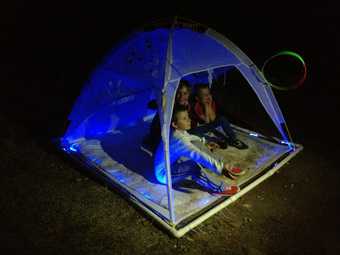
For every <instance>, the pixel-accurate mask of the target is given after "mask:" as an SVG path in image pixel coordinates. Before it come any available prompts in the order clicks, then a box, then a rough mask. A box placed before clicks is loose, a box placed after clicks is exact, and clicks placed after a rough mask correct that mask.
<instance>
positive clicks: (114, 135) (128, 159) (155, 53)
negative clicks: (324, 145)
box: [60, 19, 302, 237]
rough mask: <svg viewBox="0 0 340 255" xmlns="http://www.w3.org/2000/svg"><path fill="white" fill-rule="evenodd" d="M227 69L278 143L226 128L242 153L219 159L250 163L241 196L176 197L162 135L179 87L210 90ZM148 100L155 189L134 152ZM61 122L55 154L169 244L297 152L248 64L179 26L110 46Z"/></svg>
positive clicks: (148, 161)
mask: <svg viewBox="0 0 340 255" xmlns="http://www.w3.org/2000/svg"><path fill="white" fill-rule="evenodd" d="M230 68H236V69H237V70H238V71H239V72H240V73H241V74H242V75H243V77H244V78H245V79H246V80H247V81H248V83H249V86H250V87H251V88H252V89H253V91H254V92H255V94H256V96H257V97H258V99H259V101H260V102H261V104H262V106H263V107H264V109H265V111H266V112H267V114H268V115H269V117H270V118H271V120H272V122H273V123H274V125H275V126H276V128H277V129H278V131H279V133H280V134H281V138H271V139H269V138H268V137H265V136H263V135H261V134H258V133H256V132H254V131H250V130H246V129H244V128H242V127H238V126H235V125H233V127H234V128H235V131H236V132H238V133H239V135H240V136H242V137H243V139H244V140H247V143H248V144H250V149H249V150H248V151H246V152H237V151H232V149H230V150H229V151H228V152H223V153H226V157H229V159H231V160H232V159H234V160H238V161H239V163H240V164H241V165H242V162H241V161H242V158H246V157H247V155H246V154H244V153H248V154H251V155H253V156H252V157H253V161H251V162H247V164H248V165H244V167H246V168H248V169H250V172H251V174H249V175H248V176H246V177H244V178H243V179H242V180H240V181H239V185H240V186H241V187H242V189H241V192H239V193H238V194H236V195H235V196H233V197H231V198H229V199H226V198H216V197H214V196H211V195H210V194H208V193H206V192H203V191H197V190H190V189H189V192H188V190H186V192H183V191H181V190H176V189H174V187H173V185H172V183H171V178H170V176H171V174H170V164H169V133H170V121H171V116H172V110H173V105H174V97H175V93H176V90H177V87H178V84H179V81H180V80H181V79H187V80H188V81H189V82H190V83H191V84H194V83H197V82H200V81H201V80H202V79H205V80H206V81H207V82H209V83H210V84H211V83H212V80H213V77H214V76H216V75H219V74H220V73H226V72H227V70H229V69H230ZM199 74H203V75H201V76H200V75H199ZM153 99H155V100H156V101H157V103H158V104H157V105H158V112H159V116H160V125H161V135H162V141H163V143H164V151H165V158H164V160H165V162H167V164H166V165H167V184H166V185H163V184H160V183H157V181H156V180H155V178H154V177H153V165H152V156H150V155H147V154H146V153H144V152H143V151H142V150H141V149H140V145H141V141H142V139H143V137H144V136H145V134H146V133H147V132H148V129H149V126H150V121H151V120H152V118H153V116H154V115H155V113H156V111H155V110H154V109H150V108H148V107H147V105H148V102H149V101H150V100H153ZM69 121H70V122H69V123H70V124H69V126H68V128H67V131H66V133H65V134H64V136H63V137H62V138H61V139H60V141H61V145H60V146H61V147H62V149H63V150H64V151H65V152H67V154H68V155H70V156H72V157H73V158H75V159H77V160H79V161H80V162H81V163H83V164H84V165H85V166H86V167H87V168H88V169H91V170H92V171H94V172H97V173H98V174H100V175H101V176H105V178H106V180H107V181H108V182H110V183H112V185H114V186H115V187H118V188H119V189H120V190H122V191H124V194H127V195H128V197H129V198H130V199H131V200H132V201H133V202H135V203H136V204H138V205H139V206H141V207H142V208H143V209H144V210H145V211H146V212H147V213H149V214H150V215H151V216H152V217H153V218H155V219H156V220H157V221H158V222H159V223H160V224H161V225H163V226H164V227H165V228H166V229H168V230H169V231H170V232H171V233H172V234H174V235H175V236H177V237H180V236H182V235H183V234H184V233H186V232H187V231H189V230H190V229H191V228H193V227H195V226H196V225H197V224H199V223H200V222H202V221H203V220H205V219H206V218H208V217H209V216H210V215H212V214H214V213H216V212H217V211H218V210H221V209H222V208H223V207H225V206H227V205H228V204H229V203H231V202H232V201H234V200H236V199H237V198H238V197H240V196H242V195H243V194H245V193H246V192H247V191H249V190H250V189H251V188H252V187H254V186H256V185H257V184H258V183H260V182H261V181H263V180H264V179H265V178H267V177H268V176H270V175H271V174H272V173H273V172H275V171H276V170H277V169H278V168H279V167H281V166H282V165H283V164H284V163H285V162H287V161H288V160H289V159H290V158H291V157H293V156H294V155H295V154H296V153H298V152H299V151H300V150H301V149H302V146H301V145H297V144H294V143H292V141H290V140H289V136H288V134H287V129H286V128H285V127H286V125H285V120H284V117H283V115H282V112H281V110H280V108H279V105H278V103H277V101H276V99H275V96H274V94H273V92H272V90H271V87H270V86H269V85H268V84H267V83H266V81H265V79H264V78H263V75H262V73H261V72H260V71H259V69H258V68H257V67H256V66H255V64H254V63H253V62H252V61H251V60H250V59H249V58H248V57H247V56H246V55H245V54H244V53H243V52H242V51H241V50H240V49H239V48H238V47H237V46H236V45H234V44H233V43H232V42H231V41H230V40H228V39H227V38H225V37H224V36H223V35H221V34H219V33H218V32H216V31H214V30H213V29H210V28H208V27H206V26H203V25H200V24H196V23H193V22H188V21H185V20H179V19H176V20H175V21H173V22H169V23H166V22H164V23H157V24H151V25H150V26H147V27H144V28H143V29H142V30H139V31H136V32H134V33H132V34H131V35H130V36H129V37H128V38H126V39H125V40H124V41H122V42H121V43H120V44H118V45H117V46H116V47H114V48H113V50H112V51H111V52H109V54H108V55H107V56H106V58H105V59H104V61H103V62H102V63H101V64H100V65H99V66H98V67H97V68H96V69H95V70H94V71H93V72H92V73H91V75H90V77H89V79H88V81H87V82H86V84H85V85H84V88H83V90H82V91H81V94H80V96H79V97H78V99H77V101H76V102H75V104H74V107H73V109H72V112H71V114H70V115H69ZM242 153H243V154H242ZM248 158H249V157H248ZM244 164H246V163H244ZM260 173H261V174H260ZM257 176H258V177H257ZM213 178H215V177H213ZM216 178H217V177H216Z"/></svg>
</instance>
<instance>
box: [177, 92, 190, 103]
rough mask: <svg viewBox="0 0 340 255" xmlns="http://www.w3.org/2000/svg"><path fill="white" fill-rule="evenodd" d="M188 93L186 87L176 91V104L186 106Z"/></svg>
mask: <svg viewBox="0 0 340 255" xmlns="http://www.w3.org/2000/svg"><path fill="white" fill-rule="evenodd" d="M189 95H190V92H189V90H188V88H187V87H182V88H180V89H179V90H178V91H177V94H176V102H177V103H178V104H179V105H184V106H185V105H188V103H189Z"/></svg>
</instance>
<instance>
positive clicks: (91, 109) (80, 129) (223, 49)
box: [65, 28, 286, 140]
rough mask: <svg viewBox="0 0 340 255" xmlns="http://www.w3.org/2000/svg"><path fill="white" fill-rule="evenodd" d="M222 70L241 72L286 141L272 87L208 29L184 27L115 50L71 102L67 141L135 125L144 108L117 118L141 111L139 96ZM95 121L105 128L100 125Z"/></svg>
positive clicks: (138, 36) (148, 34)
mask: <svg viewBox="0 0 340 255" xmlns="http://www.w3.org/2000/svg"><path fill="white" fill-rule="evenodd" d="M169 42H171V45H169ZM169 48H171V51H170V52H168V50H169ZM226 66H236V67H237V68H238V69H239V70H240V72H241V73H242V74H243V75H244V77H245V78H246V79H247V80H248V82H249V84H250V86H251V87H252V88H253V90H254V91H255V93H256V94H257V96H258V98H259V100H260V101H261V103H262V105H263V106H264V108H265V110H266V111H267V113H268V114H269V116H270V117H271V118H272V120H273V122H274V124H275V125H276V127H277V128H278V130H279V131H280V133H281V134H282V136H283V137H284V138H286V135H285V133H284V130H282V124H284V123H285V121H284V118H283V115H282V113H281V110H280V108H279V106H278V104H277V102H276V100H275V97H274V95H273V93H272V90H271V88H270V87H269V86H268V85H266V82H265V80H264V79H263V77H262V74H261V73H260V72H259V71H258V70H257V68H256V66H255V65H254V64H253V63H252V62H251V60H250V59H249V58H248V57H247V56H246V55H245V54H244V53H243V52H242V51H241V50H240V49H239V48H238V47H237V46H235V45H234V44H233V43H232V42H231V41H229V40H228V39H226V38H225V37H224V36H222V35H220V34H218V33H217V32H215V31H213V30H212V29H208V30H207V31H205V32H204V33H199V32H194V31H192V30H190V29H187V28H173V29H172V30H171V29H169V28H167V29H166V28H159V29H155V30H152V31H141V32H136V33H134V34H132V35H131V36H130V37H129V38H128V39H127V40H126V41H125V42H123V43H121V44H120V45H119V47H118V48H114V49H113V50H112V52H111V53H110V54H108V56H107V57H106V58H105V59H104V61H103V64H101V65H100V66H99V67H98V68H97V69H96V70H95V71H94V72H93V73H92V74H91V76H90V77H89V80H88V81H87V83H86V85H85V87H84V89H83V91H82V93H81V95H80V96H79V98H78V100H77V101H76V103H75V104H74V107H73V110H72V112H71V114H70V116H69V120H70V126H69V127H68V130H67V133H66V135H65V138H67V139H68V140H73V139H77V138H81V137H84V136H87V135H91V133H93V132H97V133H105V132H107V131H109V130H114V129H115V128H116V127H117V125H125V126H128V125H133V124H134V123H137V122H138V120H140V118H142V117H143V116H145V115H147V109H145V110H144V112H143V111H140V112H139V114H137V113H136V114H135V115H134V116H130V117H129V119H128V120H126V119H124V118H123V119H122V118H121V116H122V115H124V113H122V110H121V109H120V108H127V109H129V108H134V107H136V108H137V109H144V108H145V107H139V106H141V105H142V104H144V103H145V102H144V100H142V99H141V96H139V95H140V94H143V93H146V94H147V95H146V96H145V94H144V98H146V100H149V99H151V98H155V97H157V98H160V95H161V93H162V92H164V91H165V90H166V89H167V88H169V89H171V91H175V90H176V89H177V85H176V84H178V81H179V80H180V79H181V78H182V77H184V76H188V75H190V74H196V73H197V74H198V73H200V72H201V73H202V72H204V71H206V72H208V71H211V70H218V69H219V68H221V67H226ZM165 70H168V71H167V76H168V77H165ZM170 81H171V83H170ZM171 84H175V85H171ZM170 85H171V86H170ZM172 86H174V87H172ZM167 100H169V98H167ZM171 105H172V102H171V100H170V106H171ZM143 106H144V105H143ZM170 108H171V107H170ZM168 110H169V109H168ZM123 112H124V111H123ZM126 112H128V110H126ZM170 113H171V111H170ZM112 116H114V117H112ZM98 120H101V122H102V123H105V124H103V125H98V123H99V122H98ZM166 124H168V123H166ZM89 126H91V127H92V128H91V130H92V131H91V132H90V134H88V133H87V132H86V130H87V129H89V128H86V127H89Z"/></svg>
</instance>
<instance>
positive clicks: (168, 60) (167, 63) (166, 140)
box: [160, 22, 175, 224]
mask: <svg viewBox="0 0 340 255" xmlns="http://www.w3.org/2000/svg"><path fill="white" fill-rule="evenodd" d="M174 23H175V22H174ZM172 33H173V28H172V29H171V30H170V32H169V39H168V48H167V54H166V61H165V72H164V83H163V84H164V87H163V89H162V98H161V100H162V103H161V114H160V115H161V116H162V117H161V121H162V133H161V134H162V139H163V150H164V157H165V158H164V160H165V168H166V179H167V182H166V183H167V195H168V208H169V214H170V224H174V223H175V212H174V194H173V192H172V180H171V166H170V155H169V125H167V124H168V123H165V121H164V116H165V114H164V113H165V112H166V109H167V107H166V106H167V104H168V102H167V101H168V100H167V98H166V96H167V93H166V91H165V88H167V86H168V82H169V80H170V77H171V64H172Z"/></svg>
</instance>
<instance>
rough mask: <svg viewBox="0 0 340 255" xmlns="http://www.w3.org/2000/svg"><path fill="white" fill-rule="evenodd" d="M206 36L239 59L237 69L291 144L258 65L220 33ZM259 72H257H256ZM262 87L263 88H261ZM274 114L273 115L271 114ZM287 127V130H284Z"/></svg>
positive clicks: (275, 102)
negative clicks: (263, 99) (265, 101)
mask: <svg viewBox="0 0 340 255" xmlns="http://www.w3.org/2000/svg"><path fill="white" fill-rule="evenodd" d="M205 34H206V35H208V36H210V37H211V38H213V39H214V40H216V41H217V42H219V43H220V44H222V45H223V46H224V47H226V48H227V49H229V50H230V51H231V52H232V53H233V54H234V55H235V57H236V58H237V59H239V61H240V64H238V65H236V67H237V69H239V71H240V72H241V73H242V74H243V76H244V78H245V79H246V80H247V81H248V83H249V85H250V86H251V87H252V89H253V90H254V92H255V94H256V95H257V97H258V98H259V99H260V102H261V103H262V105H263V107H264V108H265V110H266V112H267V113H268V115H269V116H270V118H271V119H272V121H273V122H274V124H275V126H276V127H277V129H278V130H279V132H280V133H281V135H282V138H283V139H284V140H285V141H288V137H289V139H290V142H292V140H291V137H290V135H289V132H288V133H287V130H288V128H287V124H286V123H285V120H284V118H283V115H282V112H281V109H280V107H279V105H278V103H277V101H276V99H275V96H274V94H273V92H272V90H271V89H270V87H263V86H265V82H264V81H262V79H261V78H262V77H261V75H260V73H259V71H257V68H256V65H255V64H254V63H253V62H252V61H251V60H250V59H249V57H248V56H247V55H246V54H244V53H243V52H242V50H240V49H239V48H238V47H237V46H236V45H235V44H234V43H233V42H231V41H230V40H229V39H227V38H226V37H224V36H223V35H221V34H220V33H218V32H216V31H215V30H213V29H210V28H209V29H208V30H207V31H206V32H205ZM256 71H257V72H256ZM259 85H261V86H259ZM258 89H260V90H261V91H262V93H263V94H264V95H263V96H264V98H265V99H266V100H268V101H269V103H267V104H266V103H264V102H263V101H262V100H261V98H263V97H261V95H260V94H259V92H260V91H258ZM271 112H272V114H271ZM283 127H286V128H283ZM290 144H291V143H288V146H289V147H291V145H290Z"/></svg>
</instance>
